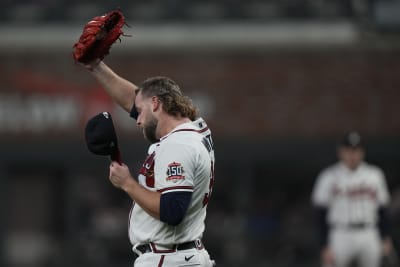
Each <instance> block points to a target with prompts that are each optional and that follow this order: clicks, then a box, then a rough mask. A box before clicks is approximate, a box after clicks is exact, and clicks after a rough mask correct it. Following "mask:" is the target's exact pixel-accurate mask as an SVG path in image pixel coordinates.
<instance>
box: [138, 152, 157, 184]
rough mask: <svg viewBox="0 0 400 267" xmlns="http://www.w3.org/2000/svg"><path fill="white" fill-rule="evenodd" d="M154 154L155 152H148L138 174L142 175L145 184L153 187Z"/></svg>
mask: <svg viewBox="0 0 400 267" xmlns="http://www.w3.org/2000/svg"><path fill="white" fill-rule="evenodd" d="M154 156H155V152H153V153H151V154H149V155H148V156H147V158H146V159H145V161H144V163H143V165H142V167H141V168H140V170H139V176H140V175H143V176H144V180H145V183H146V186H148V187H151V188H154Z"/></svg>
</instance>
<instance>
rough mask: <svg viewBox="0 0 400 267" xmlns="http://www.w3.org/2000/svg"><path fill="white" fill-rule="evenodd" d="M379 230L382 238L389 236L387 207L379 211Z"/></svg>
mask: <svg viewBox="0 0 400 267" xmlns="http://www.w3.org/2000/svg"><path fill="white" fill-rule="evenodd" d="M378 216H379V217H378V220H379V221H378V228H379V232H380V234H381V238H385V237H387V236H389V219H388V212H387V208H386V207H380V208H379V210H378Z"/></svg>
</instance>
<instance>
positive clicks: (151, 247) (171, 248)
mask: <svg viewBox="0 0 400 267" xmlns="http://www.w3.org/2000/svg"><path fill="white" fill-rule="evenodd" d="M192 248H196V249H199V250H200V249H203V248H204V246H203V243H202V242H201V240H200V239H197V240H194V241H189V242H185V243H181V244H174V245H157V244H155V243H152V242H151V243H147V244H143V245H138V246H136V247H134V248H133V251H134V252H135V254H137V255H138V256H139V255H141V254H144V253H148V252H154V253H172V252H176V251H179V250H187V249H192Z"/></svg>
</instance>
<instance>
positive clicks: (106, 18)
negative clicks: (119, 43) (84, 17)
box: [73, 10, 125, 64]
mask: <svg viewBox="0 0 400 267" xmlns="http://www.w3.org/2000/svg"><path fill="white" fill-rule="evenodd" d="M124 25H125V17H124V15H123V14H122V12H121V11H120V10H113V11H111V12H108V13H106V14H104V15H102V16H97V17H94V18H93V19H92V20H91V21H89V22H88V23H86V25H85V26H84V28H83V32H82V34H81V36H80V37H79V40H78V42H76V43H75V44H74V46H73V48H74V51H73V57H74V59H75V61H77V62H81V63H84V64H85V63H89V62H92V61H93V60H95V59H103V58H104V57H105V56H106V55H108V54H109V52H110V48H111V46H112V44H114V42H115V41H116V40H117V39H119V38H120V36H121V35H122V34H123V31H122V27H123V26H124Z"/></svg>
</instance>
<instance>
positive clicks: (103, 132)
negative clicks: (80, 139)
mask: <svg viewBox="0 0 400 267" xmlns="http://www.w3.org/2000/svg"><path fill="white" fill-rule="evenodd" d="M85 140H86V145H87V147H88V149H89V151H90V152H92V153H94V154H96V155H103V156H111V158H115V157H116V155H118V154H119V149H118V139H117V134H116V133H115V128H114V124H113V121H112V117H111V114H110V113H108V112H102V113H99V114H97V115H96V116H94V117H92V118H91V119H90V120H89V121H88V122H87V124H86V127H85Z"/></svg>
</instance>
